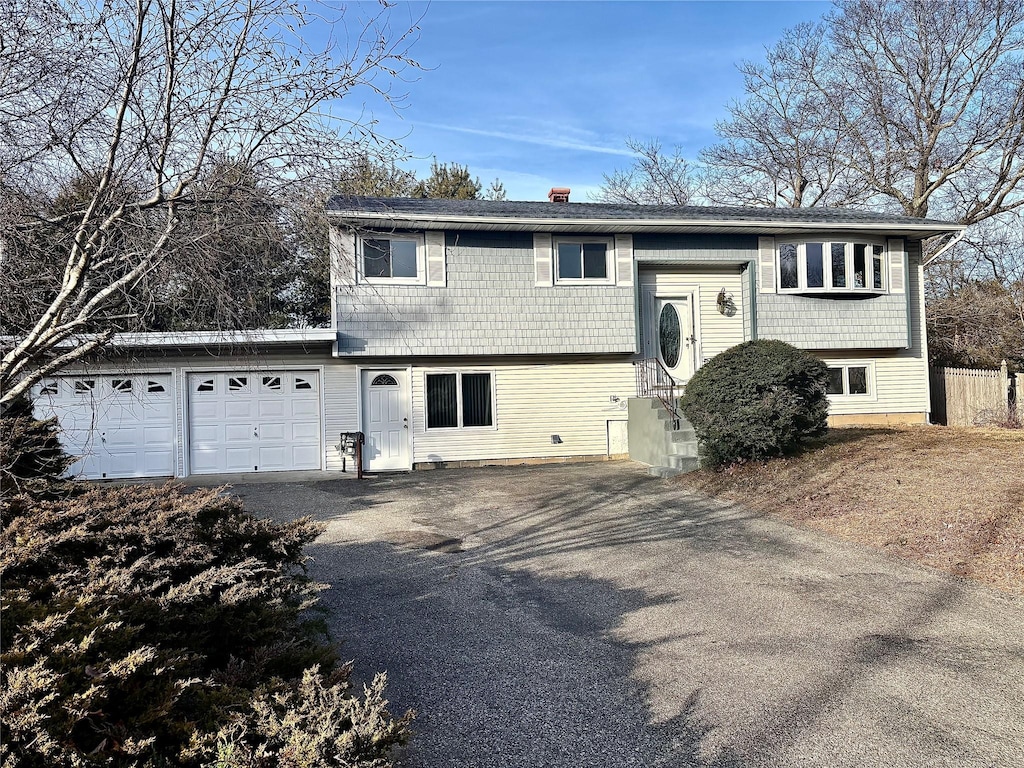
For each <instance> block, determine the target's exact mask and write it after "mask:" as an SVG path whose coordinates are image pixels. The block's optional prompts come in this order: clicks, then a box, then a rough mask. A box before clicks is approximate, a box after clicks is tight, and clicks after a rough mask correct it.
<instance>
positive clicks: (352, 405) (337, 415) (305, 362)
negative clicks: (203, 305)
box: [61, 351, 359, 477]
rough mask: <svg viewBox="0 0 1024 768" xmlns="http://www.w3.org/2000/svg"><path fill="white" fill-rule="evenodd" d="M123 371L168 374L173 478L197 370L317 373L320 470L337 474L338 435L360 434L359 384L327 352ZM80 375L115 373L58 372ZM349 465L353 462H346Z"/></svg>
mask: <svg viewBox="0 0 1024 768" xmlns="http://www.w3.org/2000/svg"><path fill="white" fill-rule="evenodd" d="M122 368H123V370H130V371H134V372H136V373H145V372H148V371H154V372H157V371H159V372H170V373H171V375H172V376H173V379H174V390H175V404H174V405H175V407H174V420H175V449H176V456H175V470H174V472H175V475H176V476H177V477H182V476H184V473H185V454H186V451H187V443H186V441H185V424H186V423H187V421H188V414H187V412H186V403H187V400H188V377H189V375H190V374H191V373H194V372H200V371H243V372H245V371H248V372H252V373H257V372H260V371H272V370H275V369H282V368H284V369H292V370H316V371H317V372H318V373H319V372H321V371H322V373H320V375H321V382H320V390H321V392H322V393H323V394H322V399H323V413H322V423H323V448H324V466H325V467H326V468H327V469H329V470H330V469H337V470H340V469H341V455H340V454H339V453H338V450H337V448H336V447H335V446H337V444H338V441H339V437H340V433H341V432H354V431H356V430H358V429H359V410H358V402H359V384H358V382H359V380H358V376H357V369H356V366H355V365H353V364H351V363H348V362H340V361H337V360H335V359H334V358H332V357H330V353H329V352H326V351H325V352H323V353H317V354H308V355H307V354H277V355H265V356H263V355H261V356H260V357H259V358H256V357H255V356H253V355H223V356H220V357H210V356H206V355H204V356H202V357H186V356H175V357H160V358H152V359H147V358H134V359H133V360H132V361H131V362H130V363H127V362H126V363H125V364H124V365H123V366H122ZM78 371H87V372H89V373H95V374H99V373H113V374H116V373H119V372H121V371H120V370H119V369H118V366H117V365H116V364H108V365H104V366H90V367H88V368H78V369H70V370H68V371H62V372H61V373H62V375H66V374H73V373H76V372H78ZM350 465H351V462H350Z"/></svg>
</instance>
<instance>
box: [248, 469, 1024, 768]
mask: <svg viewBox="0 0 1024 768" xmlns="http://www.w3.org/2000/svg"><path fill="white" fill-rule="evenodd" d="M235 492H236V493H238V494H239V495H241V496H243V497H244V498H245V500H246V504H247V506H248V508H249V509H251V510H252V511H254V512H256V513H258V514H265V515H269V516H273V517H275V518H277V519H287V518H290V517H294V516H297V515H300V514H310V515H312V516H313V517H315V518H317V519H319V520H321V521H323V522H324V523H326V524H327V531H326V532H325V534H324V535H323V536H322V537H321V538H320V539H319V540H318V541H317V543H316V544H315V545H314V546H313V547H312V550H311V552H310V554H311V555H312V556H313V558H314V564H313V566H312V573H313V576H314V577H315V578H317V579H319V580H321V581H324V582H326V583H328V584H329V585H330V587H331V588H330V589H329V590H328V591H327V592H326V593H325V597H324V600H325V603H326V605H327V606H328V608H329V610H330V617H331V624H332V629H333V631H334V634H335V636H336V637H338V638H339V639H341V640H343V641H344V646H343V648H344V650H343V655H344V656H345V657H347V658H353V659H355V660H356V662H357V672H359V673H360V674H362V675H364V676H367V677H368V676H369V675H371V674H372V672H373V671H375V670H380V669H386V670H387V671H388V674H389V680H390V683H389V690H390V698H391V700H392V705H393V708H394V709H395V710H396V711H400V710H403V709H405V708H407V707H411V708H413V709H415V710H417V712H418V717H417V720H416V723H415V730H416V734H415V736H414V738H413V740H412V742H411V744H410V746H409V748H408V750H407V752H406V754H405V756H404V758H403V762H404V764H406V765H409V766H425V767H427V768H434V767H439V766H473V767H481V768H482V767H485V766H495V767H497V766H558V767H561V766H574V767H575V766H588V767H590V766H595V767H596V766H608V767H609V768H611V767H613V766H614V767H615V768H622V767H624V766H645V767H646V766H680V767H685V766H716V767H725V766H729V767H733V766H792V765H800V766H822V767H825V766H828V767H830V768H831V767H838V766H928V767H929V768H933V767H938V766H950V767H954V766H955V767H956V768H967V767H968V766H1019V765H1021V764H1024V601H1022V600H1020V599H1016V598H1012V597H1008V596H1005V595H1003V594H1001V593H997V592H994V591H991V590H989V589H987V588H985V587H981V586H976V585H973V584H970V583H967V582H963V581H959V580H956V579H954V578H951V577H948V576H944V575H942V574H939V573H937V572H933V571H929V570H925V569H923V568H920V567H917V566H914V565H909V564H905V563H902V562H898V561H895V560H892V559H890V558H888V557H886V556H884V555H882V554H879V553H875V552H873V551H871V550H868V549H864V548H861V547H858V546H855V545H849V544H844V543H840V542H835V541H831V540H829V539H827V538H825V537H823V536H821V535H818V534H815V533H810V532H804V531H800V530H797V529H794V528H791V527H788V526H786V525H783V524H780V523H777V522H774V521H772V520H769V519H766V518H763V517H758V516H755V515H753V514H751V513H748V512H746V511H744V510H742V509H739V508H736V507H732V506H727V505H723V504H719V503H716V502H712V501H708V500H704V499H701V498H699V497H694V496H691V495H688V494H686V493H683V492H682V491H679V490H677V489H676V488H675V487H674V486H673V484H672V483H671V482H666V481H662V480H657V479H654V478H651V477H649V476H647V475H646V473H645V472H644V469H643V468H642V467H639V466H638V465H634V464H630V463H628V462H620V463H608V464H570V465H547V466H539V467H508V468H489V469H467V470H443V471H435V472H418V473H414V474H408V475H392V476H379V477H375V478H370V479H368V480H366V481H364V482H362V483H358V482H354V481H306V482H299V483H288V484H285V483H260V484H252V485H238V486H236V487H235Z"/></svg>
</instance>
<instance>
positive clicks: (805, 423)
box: [681, 340, 828, 467]
mask: <svg viewBox="0 0 1024 768" xmlns="http://www.w3.org/2000/svg"><path fill="white" fill-rule="evenodd" d="M827 381H828V369H827V367H826V365H825V364H824V363H823V362H822V361H821V360H818V359H817V358H816V357H814V356H813V355H811V354H809V353H807V352H802V351H801V350H799V349H797V348H796V347H792V346H790V345H789V344H786V343H785V342H782V341H773V340H759V341H748V342H744V343H743V344H738V345H737V346H735V347H732V348H731V349H727V350H726V351H725V352H722V353H721V354H720V355H717V356H715V357H713V358H712V359H711V360H709V361H708V362H707V363H705V364H704V366H703V367H702V368H701V369H700V370H699V371H697V372H696V373H695V374H694V375H693V378H691V379H690V381H689V382H688V383H687V385H686V392H685V394H684V396H683V398H682V402H681V405H682V410H683V413H684V414H685V415H686V418H687V419H689V421H690V423H691V424H693V427H694V430H695V431H696V433H697V438H698V439H699V440H700V443H701V460H702V462H703V463H704V464H705V465H707V466H712V467H718V466H723V465H726V464H732V463H735V462H738V461H745V460H763V459H768V458H771V457H773V456H782V455H785V454H788V453H792V452H793V451H795V450H796V449H797V448H798V447H799V446H800V445H801V443H803V442H804V441H805V440H807V439H808V438H811V437H817V436H819V435H822V434H824V433H825V431H826V430H827V423H826V419H827V416H828V398H827V397H826V395H825V387H826V384H827Z"/></svg>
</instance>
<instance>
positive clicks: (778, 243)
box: [775, 235, 889, 296]
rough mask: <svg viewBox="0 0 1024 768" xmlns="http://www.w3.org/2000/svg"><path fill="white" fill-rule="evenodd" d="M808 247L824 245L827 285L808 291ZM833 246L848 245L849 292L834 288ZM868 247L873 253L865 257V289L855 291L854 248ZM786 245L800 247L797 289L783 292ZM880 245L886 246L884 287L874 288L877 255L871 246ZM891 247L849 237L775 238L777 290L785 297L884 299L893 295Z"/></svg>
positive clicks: (877, 240)
mask: <svg viewBox="0 0 1024 768" xmlns="http://www.w3.org/2000/svg"><path fill="white" fill-rule="evenodd" d="M808 243H821V245H822V262H823V264H822V266H823V268H824V269H823V278H824V279H823V282H824V283H825V285H824V286H823V287H821V288H808V287H807V244H808ZM832 243H844V244H845V245H846V276H847V278H848V280H847V286H846V287H845V288H834V287H833V286H832ZM858 244H859V245H867V246H869V251H868V252H867V253H866V254H865V256H866V259H865V265H864V266H865V272H866V274H865V275H864V282H865V284H866V285H865V287H864V288H854V287H852V286H851V285H850V283H852V282H853V247H854V245H858ZM784 245H795V246H796V268H797V287H796V288H783V287H782V246H784ZM873 245H880V246H882V265H881V270H882V287H881V288H875V287H874V263H873V261H874V254H873V252H871V250H870V246H873ZM888 271H889V244H888V243H887V242H886V240H885V238H881V237H864V236H856V237H851V236H849V235H832V236H830V235H820V236H818V237H786V238H782V237H776V238H775V275H776V277H775V282H776V290H777V291H778V292H779V293H782V294H834V295H837V296H848V295H851V294H852V295H867V296H883V295H885V294H887V293H889V277H888V274H887V273H888Z"/></svg>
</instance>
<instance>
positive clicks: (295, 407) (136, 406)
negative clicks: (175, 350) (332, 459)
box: [34, 369, 323, 479]
mask: <svg viewBox="0 0 1024 768" xmlns="http://www.w3.org/2000/svg"><path fill="white" fill-rule="evenodd" d="M182 389H184V393H185V397H184V398H182V397H181V394H180V393H181V391H182ZM34 395H35V403H36V413H37V415H38V416H40V417H49V416H55V417H56V418H57V419H58V421H59V422H60V425H61V441H62V442H63V443H64V445H65V448H66V449H67V450H68V452H69V453H71V454H72V455H75V456H80V457H81V459H80V461H78V462H77V463H76V464H75V465H74V466H73V467H72V468H71V472H72V473H74V474H76V475H78V476H80V477H83V478H89V479H113V478H132V477H164V476H173V475H176V474H214V473H222V472H272V471H282V470H295V469H320V468H321V464H322V461H323V449H322V445H323V429H322V415H321V414H322V412H323V407H322V401H321V377H320V371H318V370H315V369H310V370H281V369H271V370H234V371H231V370H229V371H209V372H208V371H200V372H195V371H186V370H182V369H178V370H176V371H175V370H171V371H156V372H152V373H149V372H146V373H97V374H93V373H84V374H79V375H69V376H61V377H56V378H50V379H45V380H43V381H42V382H40V384H38V385H37V386H36V387H35V392H34ZM178 425H180V427H181V428H180V430H179V428H178ZM179 455H180V457H181V459H182V461H185V462H187V465H186V466H184V467H182V471H181V472H178V471H176V470H177V466H176V465H177V463H178V457H179Z"/></svg>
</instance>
